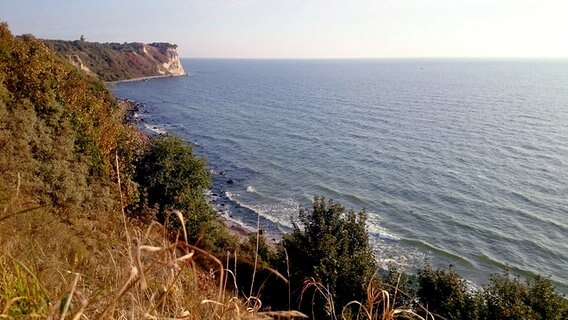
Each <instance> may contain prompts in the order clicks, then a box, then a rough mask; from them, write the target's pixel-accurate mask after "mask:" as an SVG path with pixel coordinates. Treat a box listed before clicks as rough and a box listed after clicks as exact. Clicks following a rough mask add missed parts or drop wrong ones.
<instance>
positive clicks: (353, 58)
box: [180, 56, 568, 60]
mask: <svg viewBox="0 0 568 320" xmlns="http://www.w3.org/2000/svg"><path fill="white" fill-rule="evenodd" d="M180 59H210V60H413V59H414V60H417V59H422V60H440V59H447V60H458V59H462V60H553V59H555V60H568V57H555V56H550V57H513V56H503V57H499V56H495V57H473V56H464V57H460V56H432V57H430V56H423V57H421V56H412V57H269V58H268V57H202V56H199V57H192V56H180Z"/></svg>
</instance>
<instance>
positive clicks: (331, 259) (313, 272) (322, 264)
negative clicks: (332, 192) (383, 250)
mask: <svg viewBox="0 0 568 320" xmlns="http://www.w3.org/2000/svg"><path fill="white" fill-rule="evenodd" d="M298 219H299V222H300V225H298V224H296V223H295V222H294V231H293V232H292V233H291V234H288V235H285V236H284V239H283V241H282V246H283V249H284V250H285V251H286V252H287V255H288V258H289V269H290V273H291V281H292V282H293V283H295V284H296V286H298V285H299V284H301V283H303V282H304V280H305V279H307V278H314V279H315V280H316V281H317V282H319V283H321V284H322V285H323V286H324V287H325V288H326V289H327V290H328V291H329V292H330V293H331V294H332V295H333V297H335V305H336V306H337V310H336V312H337V313H338V314H339V312H340V311H341V307H342V306H344V305H345V304H347V303H348V302H349V301H352V300H361V299H362V298H363V297H364V295H365V290H366V288H367V285H368V283H369V281H370V279H371V277H372V275H373V273H374V271H375V260H374V257H373V253H372V251H371V246H370V244H369V238H368V235H367V229H366V226H365V223H366V219H367V215H366V213H365V212H364V211H362V212H359V213H355V212H354V211H353V210H351V211H348V212H347V213H346V212H345V209H344V208H343V207H342V206H341V205H340V204H337V203H334V202H333V201H329V202H326V201H325V199H324V198H322V197H315V198H314V203H313V209H312V210H311V211H307V210H304V209H302V210H300V213H299V217H298ZM305 299H306V300H308V301H309V300H310V299H311V297H306V298H305ZM316 308H317V310H315V312H316V314H317V315H318V316H319V317H323V316H324V315H325V314H326V313H329V312H331V310H327V311H326V310H325V306H324V305H323V304H322V305H319V306H317V307H316ZM303 309H304V310H306V311H307V312H309V311H310V310H311V306H304V308H303Z"/></svg>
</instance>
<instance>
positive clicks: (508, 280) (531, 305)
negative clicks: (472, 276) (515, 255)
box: [482, 272, 568, 320]
mask: <svg viewBox="0 0 568 320" xmlns="http://www.w3.org/2000/svg"><path fill="white" fill-rule="evenodd" d="M482 295H483V298H484V300H485V304H486V305H485V310H484V314H483V317H482V319H503V320H509V319H511V320H512V319H535V320H536V319H539V320H540V319H558V320H560V319H567V315H568V300H566V299H565V298H563V297H561V296H560V295H558V294H557V293H556V292H555V291H554V286H553V285H552V282H551V281H550V279H548V278H543V277H542V276H536V277H535V278H534V279H533V280H530V281H527V282H526V283H523V282H521V281H520V279H519V278H518V277H515V278H512V277H511V276H510V275H509V273H508V272H506V273H504V274H497V275H493V276H492V277H491V280H490V282H489V284H488V285H486V286H485V287H484V291H483V293H482Z"/></svg>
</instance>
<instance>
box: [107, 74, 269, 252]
mask: <svg viewBox="0 0 568 320" xmlns="http://www.w3.org/2000/svg"><path fill="white" fill-rule="evenodd" d="M168 77H169V76H168ZM132 81H139V80H135V79H132ZM127 82H130V81H127ZM117 98H118V100H119V101H120V102H122V103H125V104H127V107H126V114H125V120H126V122H127V123H129V124H132V125H135V126H137V127H138V131H139V132H140V133H141V134H142V135H144V136H149V135H152V134H159V133H149V132H148V131H147V130H144V128H143V127H142V124H143V123H144V121H143V118H139V117H138V116H136V114H137V113H138V112H140V111H141V109H142V108H144V107H145V105H144V104H143V103H141V102H138V101H135V100H132V99H129V98H120V97H117ZM210 204H211V206H212V207H213V209H214V210H215V211H216V212H217V221H218V222H219V223H220V224H221V225H222V226H224V227H225V229H226V230H227V232H228V233H229V234H231V235H233V236H235V237H236V238H237V239H238V240H239V242H244V241H247V239H248V238H249V237H250V236H251V235H254V234H256V230H251V229H250V228H247V227H246V226H244V225H242V224H240V223H239V222H237V221H234V220H231V219H229V218H228V217H225V216H223V213H222V212H221V211H220V210H218V209H217V208H216V207H215V206H214V205H213V204H212V203H210ZM267 243H270V245H271V246H274V245H275V241H267Z"/></svg>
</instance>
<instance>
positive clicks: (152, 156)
mask: <svg viewBox="0 0 568 320" xmlns="http://www.w3.org/2000/svg"><path fill="white" fill-rule="evenodd" d="M136 181H137V182H138V183H139V184H140V187H141V191H142V194H143V196H142V201H143V203H147V205H148V206H150V207H154V206H157V207H158V220H159V221H160V222H162V223H163V222H165V218H166V214H167V212H170V211H171V210H173V209H177V210H180V211H181V212H182V213H183V214H184V216H185V219H186V227H187V229H188V233H189V236H190V238H191V240H194V241H195V240H197V239H198V237H199V235H201V234H202V233H203V232H204V231H205V228H206V227H207V225H208V224H209V223H210V222H211V221H212V220H213V219H214V218H215V213H214V211H213V210H212V208H211V207H210V206H209V204H208V203H207V201H206V199H205V197H204V195H203V193H204V191H205V190H206V189H207V188H209V187H210V185H211V177H210V175H209V173H208V172H207V169H206V164H205V161H204V160H203V159H200V158H198V157H196V156H195V155H194V154H193V152H192V149H191V146H189V145H187V144H185V143H184V142H183V141H182V140H180V139H179V138H176V137H174V136H171V135H164V136H156V137H154V138H152V140H151V142H150V145H149V147H148V149H147V151H146V152H145V153H144V154H143V155H142V157H141V159H140V160H139V163H138V166H137V172H136ZM170 221H171V222H172V223H175V222H176V221H177V220H176V219H170Z"/></svg>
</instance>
